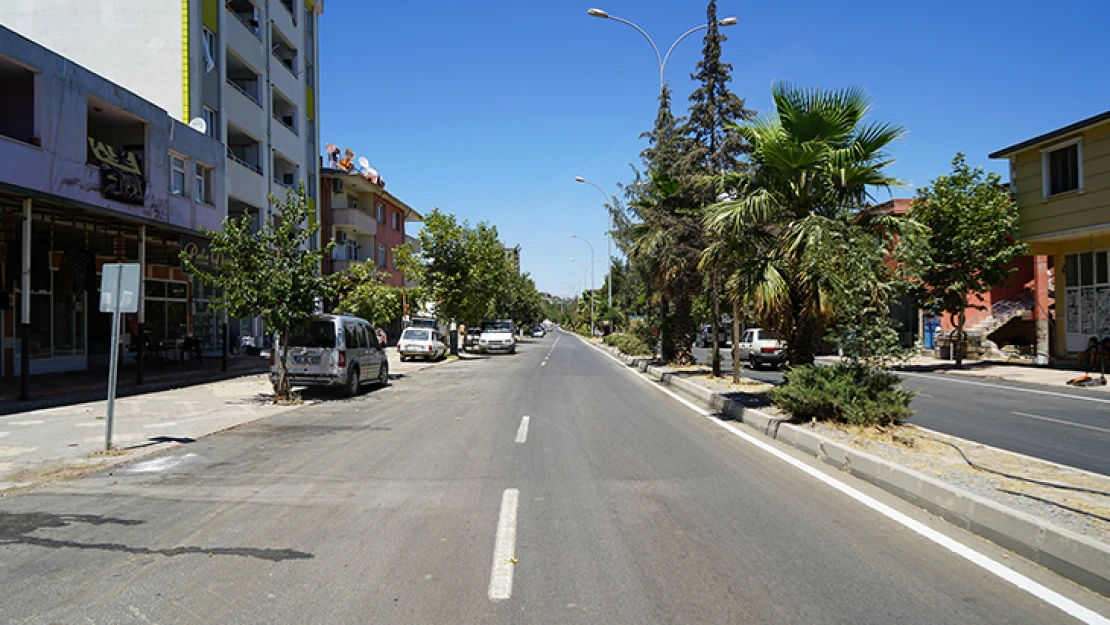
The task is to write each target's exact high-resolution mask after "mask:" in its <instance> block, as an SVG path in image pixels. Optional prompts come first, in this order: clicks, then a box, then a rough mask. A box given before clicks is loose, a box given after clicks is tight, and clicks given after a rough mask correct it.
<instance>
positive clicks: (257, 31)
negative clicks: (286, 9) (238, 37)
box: [227, 6, 262, 42]
mask: <svg viewBox="0 0 1110 625" xmlns="http://www.w3.org/2000/svg"><path fill="white" fill-rule="evenodd" d="M227 12H228V13H231V14H232V15H234V16H235V19H237V20H239V23H241V24H242V25H243V26H245V27H246V29H247V32H249V33H250V34H252V35H254V38H255V39H257V40H258V41H259V42H261V41H262V29H261V28H260V27H259V24H251V21H253V20H248V19H247V18H245V17H243V16H242V15H240V14H238V13H236V12H235V11H232V10H231V7H230V6H228V7H227Z"/></svg>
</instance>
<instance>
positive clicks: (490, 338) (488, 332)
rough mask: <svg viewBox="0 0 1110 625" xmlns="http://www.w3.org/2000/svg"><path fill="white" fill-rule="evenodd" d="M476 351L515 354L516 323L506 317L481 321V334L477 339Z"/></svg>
mask: <svg viewBox="0 0 1110 625" xmlns="http://www.w3.org/2000/svg"><path fill="white" fill-rule="evenodd" d="M478 351H479V352H481V353H486V352H506V353H509V354H515V353H516V324H515V323H513V322H512V321H511V320H508V319H496V320H486V321H483V322H482V336H481V337H480V338H479V339H478Z"/></svg>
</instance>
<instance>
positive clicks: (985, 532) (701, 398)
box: [598, 345, 1110, 596]
mask: <svg viewBox="0 0 1110 625" xmlns="http://www.w3.org/2000/svg"><path fill="white" fill-rule="evenodd" d="M598 347H600V348H601V349H604V350H606V351H608V352H609V353H611V354H613V355H614V356H615V357H617V358H618V359H620V360H621V361H622V362H624V363H625V364H626V365H628V366H630V367H633V368H635V369H638V370H640V371H642V372H644V373H646V374H648V375H649V376H651V377H652V378H654V379H656V380H658V381H659V382H660V383H662V384H666V385H668V386H670V387H672V388H674V389H675V390H677V391H680V392H682V393H683V394H684V395H686V396H688V397H690V398H691V399H694V400H696V401H698V402H700V403H702V404H704V405H707V406H711V407H713V408H714V409H716V410H719V411H720V412H721V414H722V415H723V416H725V417H727V418H728V419H731V420H733V421H736V422H740V423H743V424H744V425H746V426H748V428H750V429H752V430H755V431H757V432H759V433H761V434H763V435H766V436H769V437H771V438H774V439H776V440H778V441H781V442H783V443H785V444H788V445H791V446H793V447H795V448H796V449H799V450H801V451H804V452H806V453H808V454H810V455H812V456H814V457H815V458H817V459H818V460H821V461H822V462H824V463H826V464H829V465H832V466H834V467H836V468H838V469H840V470H842V471H844V472H846V473H849V474H851V475H852V476H854V477H858V478H860V479H862V480H864V481H866V482H869V483H871V484H873V485H875V486H877V487H879V488H881V489H883V490H885V491H887V492H889V493H891V494H893V495H895V496H897V497H899V498H901V499H904V500H905V501H908V502H910V503H912V504H914V505H916V506H919V507H921V508H923V509H924V510H926V511H928V512H930V513H932V514H935V515H937V516H939V517H941V518H943V519H944V520H946V521H948V522H949V523H952V524H953V525H956V526H958V527H961V528H963V529H965V530H968V531H970V532H972V533H974V534H976V535H978V536H981V537H983V538H986V539H987V540H990V541H991V542H993V543H995V544H997V545H999V546H1001V547H1004V548H1006V549H1009V550H1010V551H1013V552H1014V553H1017V554H1019V555H1021V556H1023V557H1025V558H1027V559H1029V560H1032V561H1033V562H1036V563H1038V564H1040V565H1041V566H1044V567H1045V568H1047V569H1049V570H1052V571H1054V572H1056V573H1057V574H1059V575H1061V576H1063V577H1066V578H1068V579H1070V580H1072V581H1074V582H1076V583H1078V584H1081V585H1083V586H1085V587H1087V588H1090V589H1091V590H1094V591H1095V592H1098V593H1100V594H1102V595H1105V596H1110V546H1108V545H1106V544H1103V543H1101V542H1099V541H1097V540H1095V539H1092V538H1090V537H1087V536H1083V535H1081V534H1078V533H1076V532H1073V531H1070V530H1067V529H1065V528H1061V527H1059V526H1057V525H1055V524H1053V523H1050V522H1048V521H1045V520H1043V519H1039V518H1037V517H1035V516H1033V515H1030V514H1027V513H1025V512H1022V511H1019V510H1015V509H1013V508H1010V507H1007V506H1005V505H1002V504H1000V503H998V502H995V501H991V500H988V499H986V498H984V497H981V496H979V495H976V494H974V493H971V492H968V491H966V490H963V489H960V488H957V487H955V486H953V485H951V484H947V483H945V482H943V481H941V480H938V479H936V478H933V477H931V476H929V475H926V474H924V473H921V472H918V471H914V470H911V469H908V468H906V467H904V466H901V465H899V464H897V463H894V462H890V461H888V460H885V459H883V458H879V457H877V456H875V455H873V454H869V453H867V452H864V451H860V450H857V449H852V448H851V447H848V446H846V445H844V444H842V443H840V442H837V441H834V440H832V439H829V438H827V437H825V436H822V435H821V434H819V433H816V432H813V431H812V430H811V429H810V428H808V427H805V426H800V425H797V424H793V423H789V422H788V421H787V420H786V419H784V418H782V417H777V416H774V415H770V414H768V413H766V412H764V411H762V410H759V409H757V408H752V407H748V406H745V405H744V404H742V403H741V402H739V401H736V400H733V399H730V398H729V397H726V396H724V395H723V394H721V393H720V392H717V391H714V390H713V389H710V388H706V387H704V386H701V385H699V384H696V383H694V382H691V381H689V380H686V379H683V378H682V376H680V375H677V374H676V372H675V371H673V370H671V369H668V368H666V367H659V366H654V365H651V364H650V362H649V361H648V360H647V359H644V358H634V357H631V356H627V355H625V354H623V353H621V352H619V351H617V350H615V349H613V348H612V347H609V346H603V345H598Z"/></svg>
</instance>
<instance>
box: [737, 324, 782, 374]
mask: <svg viewBox="0 0 1110 625" xmlns="http://www.w3.org/2000/svg"><path fill="white" fill-rule="evenodd" d="M737 350H738V352H739V353H738V356H739V357H740V362H741V363H743V362H744V361H747V362H748V364H749V365H750V366H751V368H752V369H758V368H759V367H761V366H763V365H770V366H771V367H772V368H775V367H778V366H779V365H780V364H781V363H782V361H783V357H784V356H783V351H782V342H781V341H779V340H778V337H777V336H775V332H774V331H773V330H762V329H760V328H749V329H748V330H745V331H744V334H743V335H742V336H741V337H740V343H739V345H737Z"/></svg>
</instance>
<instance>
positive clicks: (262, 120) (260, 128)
mask: <svg viewBox="0 0 1110 625" xmlns="http://www.w3.org/2000/svg"><path fill="white" fill-rule="evenodd" d="M227 87H228V88H227V89H224V94H225V96H224V119H226V120H227V121H229V122H231V123H232V124H234V125H236V126H239V127H240V128H242V129H243V130H244V131H246V132H247V133H249V134H251V135H252V136H255V137H265V136H266V113H265V112H264V111H263V110H262V105H261V104H259V103H258V101H256V100H255V99H254V98H252V97H251V95H250V94H249V93H247V92H246V91H245V90H243V89H242V88H240V87H239V86H238V85H236V84H235V83H233V82H231V81H230V80H229V81H227ZM301 151H302V152H303V151H304V150H301Z"/></svg>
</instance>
